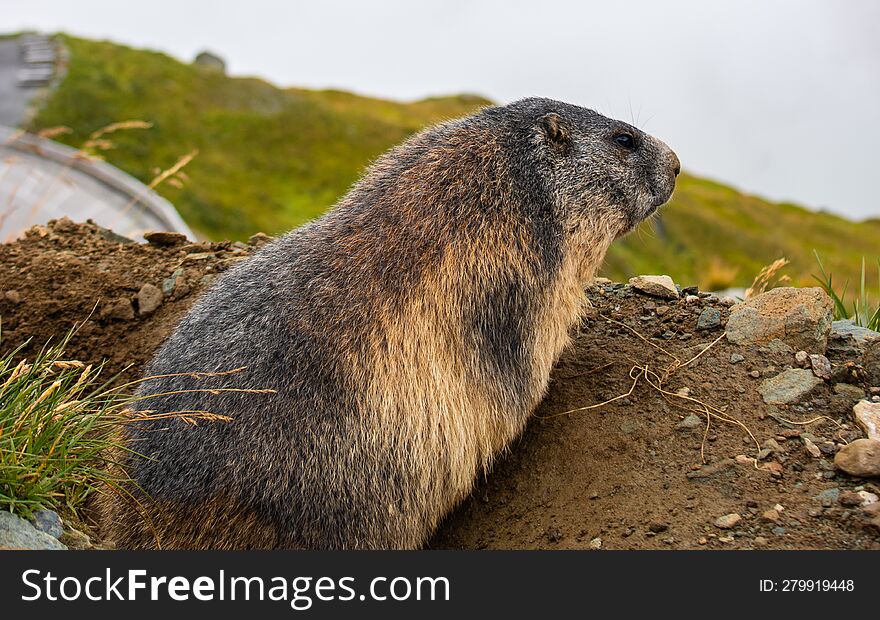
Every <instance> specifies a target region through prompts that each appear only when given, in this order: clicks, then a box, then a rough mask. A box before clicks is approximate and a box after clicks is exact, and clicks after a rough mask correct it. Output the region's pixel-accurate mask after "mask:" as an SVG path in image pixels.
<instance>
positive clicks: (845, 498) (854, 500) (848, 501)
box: [837, 491, 862, 507]
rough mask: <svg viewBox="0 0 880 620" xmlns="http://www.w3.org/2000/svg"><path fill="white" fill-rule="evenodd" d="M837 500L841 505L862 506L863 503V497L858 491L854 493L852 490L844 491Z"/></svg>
mask: <svg viewBox="0 0 880 620" xmlns="http://www.w3.org/2000/svg"><path fill="white" fill-rule="evenodd" d="M837 501H838V502H839V503H840V505H841V506H849V507H852V506H861V505H862V497H861V496H860V495H859V494H858V493H854V492H852V491H843V492H842V493H841V494H840V495H839V496H838V497H837Z"/></svg>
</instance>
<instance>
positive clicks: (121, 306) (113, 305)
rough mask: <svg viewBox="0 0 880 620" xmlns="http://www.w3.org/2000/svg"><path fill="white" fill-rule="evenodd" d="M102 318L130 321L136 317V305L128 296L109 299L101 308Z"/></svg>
mask: <svg viewBox="0 0 880 620" xmlns="http://www.w3.org/2000/svg"><path fill="white" fill-rule="evenodd" d="M101 318H102V319H106V320H110V319H115V320H119V321H130V320H132V319H133V318H134V307H133V306H132V305H131V300H130V299H128V298H127V297H117V298H115V299H111V300H110V301H108V302H107V303H106V304H105V305H104V307H103V308H102V309H101Z"/></svg>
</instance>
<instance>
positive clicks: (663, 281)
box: [629, 276, 678, 299]
mask: <svg viewBox="0 0 880 620" xmlns="http://www.w3.org/2000/svg"><path fill="white" fill-rule="evenodd" d="M629 284H630V286H632V287H633V288H634V289H636V290H637V291H640V292H642V293H645V294H647V295H653V296H654V297H660V298H662V299H678V289H676V288H675V282H673V281H672V278H670V277H669V276H636V277H634V278H630V279H629Z"/></svg>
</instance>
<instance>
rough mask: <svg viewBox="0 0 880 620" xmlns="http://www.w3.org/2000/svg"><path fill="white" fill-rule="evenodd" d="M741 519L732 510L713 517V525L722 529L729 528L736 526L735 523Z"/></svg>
mask: <svg viewBox="0 0 880 620" xmlns="http://www.w3.org/2000/svg"><path fill="white" fill-rule="evenodd" d="M740 521H742V517H741V516H739V515H738V514H737V513H735V512H732V513H730V514H727V515H723V516H721V517H718V518H717V519H715V527H717V528H720V529H722V530H729V529H731V528H733V527H736V525H737V523H739V522H740Z"/></svg>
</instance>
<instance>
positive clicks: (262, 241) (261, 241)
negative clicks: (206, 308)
mask: <svg viewBox="0 0 880 620" xmlns="http://www.w3.org/2000/svg"><path fill="white" fill-rule="evenodd" d="M248 241H249V242H250V244H251V245H253V246H256V247H258V248H259V247H262V246H264V245H266V244H267V243H269V242H270V241H272V237H270V236H269V235H267V234H266V233H261V232H258V233H256V234H253V235H251V236H250V238H249V239H248ZM600 279H602V280H604V279H607V278H596V280H597V281H598V280H600ZM609 284H610V280H609Z"/></svg>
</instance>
